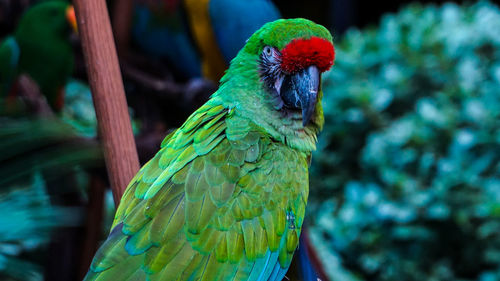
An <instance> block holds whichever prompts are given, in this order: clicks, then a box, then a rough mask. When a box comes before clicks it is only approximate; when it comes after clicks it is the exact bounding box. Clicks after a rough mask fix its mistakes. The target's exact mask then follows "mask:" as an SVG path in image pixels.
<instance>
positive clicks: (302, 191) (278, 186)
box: [85, 103, 308, 280]
mask: <svg viewBox="0 0 500 281" xmlns="http://www.w3.org/2000/svg"><path fill="white" fill-rule="evenodd" d="M306 159H307V155H306V154H304V153H302V152H298V151H295V150H292V149H288V148H287V147H286V146H285V145H284V144H283V143H276V142H274V141H272V140H271V138H270V137H269V136H268V135H266V134H264V133H263V132H261V131H259V130H258V129H257V128H255V127H254V125H253V124H252V123H251V122H250V121H249V120H247V119H244V118H239V117H237V116H231V114H230V113H229V110H228V109H226V108H224V107H223V106H221V105H217V104H210V103H209V104H207V105H205V106H203V107H202V108H200V109H199V110H198V111H196V112H195V113H194V114H193V115H192V116H191V117H190V118H189V119H188V121H187V122H186V123H185V124H184V125H183V126H182V127H181V128H180V129H178V130H177V131H176V132H174V133H172V134H171V135H169V136H167V138H166V139H165V141H164V142H163V145H162V149H161V150H160V152H159V153H158V154H157V155H156V156H155V157H154V158H153V159H152V160H151V161H149V162H148V163H147V164H146V165H145V166H144V167H143V168H142V169H141V170H140V172H139V173H138V174H137V175H136V176H135V178H134V179H133V180H132V182H131V184H130V185H129V187H128V188H127V191H126V193H125V195H124V197H123V199H122V203H121V204H120V207H119V209H118V211H117V214H116V217H115V221H114V224H113V231H112V232H111V234H110V236H109V238H108V240H107V241H106V242H105V243H104V245H103V246H102V247H101V248H100V250H99V252H98V253H97V254H96V257H95V259H94V261H93V263H92V266H91V270H90V272H89V274H88V276H87V277H86V279H85V280H146V276H148V278H149V279H148V280H281V279H282V278H283V276H284V274H285V273H286V270H287V269H288V267H289V265H290V262H291V259H292V255H293V253H294V251H295V249H296V247H297V244H298V237H299V235H300V230H301V225H302V221H303V218H304V212H305V206H306V202H307V196H308V171H307V160H306Z"/></svg>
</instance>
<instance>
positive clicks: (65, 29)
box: [17, 1, 77, 40]
mask: <svg viewBox="0 0 500 281" xmlns="http://www.w3.org/2000/svg"><path fill="white" fill-rule="evenodd" d="M71 31H73V32H76V31H77V25H76V17H75V10H74V8H73V6H72V5H70V4H69V3H67V2H64V1H46V2H42V3H40V4H38V5H35V6H33V7H32V8H31V9H29V10H28V11H26V13H25V14H24V15H23V18H22V20H21V22H20V25H19V28H18V30H17V34H18V36H19V35H21V36H24V35H26V36H31V37H36V38H41V37H43V38H44V40H53V39H64V40H66V39H67V37H68V35H69V34H70V33H71Z"/></svg>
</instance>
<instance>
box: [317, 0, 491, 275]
mask: <svg viewBox="0 0 500 281" xmlns="http://www.w3.org/2000/svg"><path fill="white" fill-rule="evenodd" d="M336 52H337V56H336V61H335V65H334V67H333V69H332V71H331V72H330V73H328V74H326V75H325V77H324V85H323V87H324V93H325V97H324V102H323V105H324V111H325V118H326V126H325V130H324V132H323V133H322V135H321V137H320V147H319V148H318V151H317V152H316V153H315V155H314V157H313V164H312V175H311V182H312V186H311V204H310V207H309V211H310V218H311V219H310V220H309V222H310V223H311V228H310V229H311V237H312V241H313V244H314V245H315V247H316V249H317V250H318V253H319V256H320V257H321V259H322V260H323V265H324V268H325V270H326V271H327V273H328V275H329V277H330V280H335V281H344V280H384V281H385V280H479V281H494V280H500V10H499V8H498V7H496V6H494V5H493V4H490V3H488V2H479V3H476V4H474V5H473V6H466V7H460V6H457V5H455V4H445V5H444V6H442V7H436V6H421V5H412V6H409V7H407V8H405V9H403V10H402V11H400V12H399V13H398V14H395V15H386V16H385V17H383V19H382V22H381V24H380V26H379V27H377V28H372V29H368V30H364V31H358V30H351V31H350V32H348V33H347V34H346V35H345V38H343V39H342V40H341V42H339V43H338V44H336Z"/></svg>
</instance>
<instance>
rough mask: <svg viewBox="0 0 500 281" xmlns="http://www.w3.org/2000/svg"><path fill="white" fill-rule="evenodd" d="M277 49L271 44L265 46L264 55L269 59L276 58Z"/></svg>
mask: <svg viewBox="0 0 500 281" xmlns="http://www.w3.org/2000/svg"><path fill="white" fill-rule="evenodd" d="M277 53H278V52H277V51H276V50H275V49H274V48H273V47H270V46H265V47H264V49H263V50H262V55H263V56H264V57H265V58H267V59H275V58H276V56H277Z"/></svg>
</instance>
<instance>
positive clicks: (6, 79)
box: [0, 37, 20, 97]
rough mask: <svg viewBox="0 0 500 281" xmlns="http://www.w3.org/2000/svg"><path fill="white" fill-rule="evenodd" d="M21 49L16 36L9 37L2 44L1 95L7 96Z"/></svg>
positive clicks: (0, 51) (0, 53)
mask: <svg viewBox="0 0 500 281" xmlns="http://www.w3.org/2000/svg"><path fill="white" fill-rule="evenodd" d="M19 56H20V49H19V45H18V44H17V41H16V39H15V38H14V37H7V38H5V40H4V41H3V42H2V43H1V44H0V97H5V96H6V95H7V94H8V93H9V91H10V87H11V86H12V82H13V80H14V78H15V75H16V72H17V65H18V63H19Z"/></svg>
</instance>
